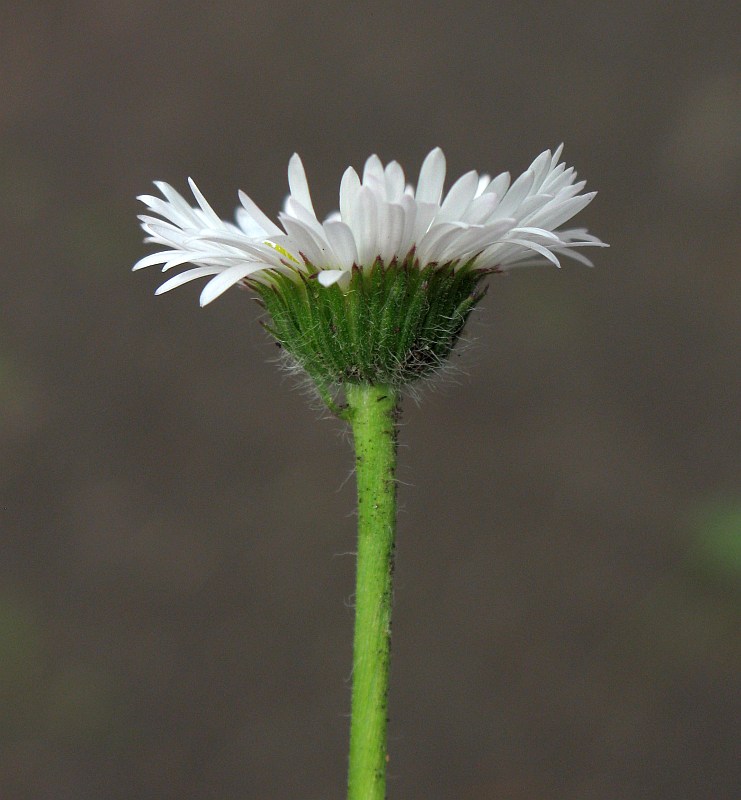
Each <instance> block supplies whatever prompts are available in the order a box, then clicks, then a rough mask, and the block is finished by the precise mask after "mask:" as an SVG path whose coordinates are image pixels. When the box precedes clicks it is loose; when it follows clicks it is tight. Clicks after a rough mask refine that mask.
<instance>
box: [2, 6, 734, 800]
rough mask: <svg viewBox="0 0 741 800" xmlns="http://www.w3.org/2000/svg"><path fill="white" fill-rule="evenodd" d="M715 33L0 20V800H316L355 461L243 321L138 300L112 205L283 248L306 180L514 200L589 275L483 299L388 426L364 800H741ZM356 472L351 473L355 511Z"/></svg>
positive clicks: (537, 17) (623, 25) (575, 271)
mask: <svg viewBox="0 0 741 800" xmlns="http://www.w3.org/2000/svg"><path fill="white" fill-rule="evenodd" d="M737 22H738V20H737V19H736V17H735V15H734V14H733V4H732V3H730V2H713V0H711V1H710V2H706V3H702V4H700V3H696V2H692V3H690V2H682V1H681V0H680V2H674V3H663V2H658V0H650V1H649V2H637V0H628V2H621V3H616V2H615V3H608V2H599V1H597V2H589V3H586V2H581V1H579V0H574V1H573V2H561V3H535V2H523V1H522V0H521V1H520V2H517V3H513V2H498V3H488V4H484V3H473V2H461V3H457V4H451V5H443V4H423V3H416V2H406V3H401V2H382V3H374V4H367V5H362V4H361V5H355V4H349V3H347V2H344V3H339V2H326V3H323V4H318V5H314V4H300V3H296V2H277V3H276V2H272V3H238V2H225V1H224V0H216V2H211V3H209V4H199V3H194V2H190V0H180V2H169V1H168V2H160V3H152V2H141V0H133V1H132V2H126V3H123V2H121V3H115V2H93V1H92V0H72V1H71V2H66V3H59V2H33V1H32V0H31V1H29V2H23V3H21V4H15V3H5V4H3V6H2V8H1V9H0V31H1V32H2V33H1V34H0V36H2V47H1V48H0V97H2V102H1V103H0V143H1V147H0V215H1V220H0V242H1V243H2V256H1V257H2V260H3V264H4V266H3V273H4V276H5V277H4V280H3V288H2V293H1V295H0V303H1V304H2V316H0V523H1V525H2V532H1V539H0V545H1V547H2V557H1V559H0V715H1V717H2V724H1V725H0V796H1V797H2V798H3V800H67V799H69V800H109V799H110V800H118V799H119V798H121V799H122V800H123V798H126V800H131V799H132V798H135V799H136V800H150V799H151V800H175V799H176V798H177V800H190V798H198V800H217V799H218V800H237V799H239V800H244V798H281V799H282V798H300V800H324V798H330V799H331V798H340V797H342V795H343V784H344V770H345V748H346V734H347V719H346V713H347V711H348V708H349V684H348V678H349V673H350V642H351V625H352V610H351V608H350V607H349V606H350V603H351V594H352V584H353V569H354V563H353V558H352V556H350V555H346V554H347V553H349V552H351V551H352V550H353V549H354V542H353V538H354V520H353V517H352V508H353V498H354V493H353V486H352V480H350V479H348V478H349V469H350V466H351V452H350V448H349V444H348V442H347V436H346V434H345V433H344V432H343V430H342V425H341V424H340V423H339V422H337V421H333V420H328V419H321V415H320V413H319V412H318V411H317V410H315V409H314V410H312V409H311V407H310V406H309V405H308V404H307V402H306V398H305V397H304V396H302V394H301V392H300V391H298V390H296V389H295V385H294V383H293V381H292V380H291V379H290V378H287V377H285V376H282V375H281V374H280V373H279V372H278V371H277V370H276V369H275V366H274V364H272V363H271V359H273V358H274V355H275V352H274V351H275V348H274V346H272V345H271V344H270V343H269V342H268V341H267V339H266V337H265V336H264V334H263V332H262V330H261V329H260V327H259V325H258V324H257V319H258V317H259V309H258V308H257V306H256V305H254V304H253V303H252V302H250V301H249V296H248V294H247V293H244V292H239V291H236V290H235V291H231V292H229V293H228V294H227V295H226V296H224V297H223V298H222V299H220V300H219V301H217V302H215V303H214V304H213V305H211V306H209V307H208V308H207V309H205V310H199V308H198V306H197V290H196V288H195V287H194V286H190V287H188V288H185V289H181V290H179V291H177V292H175V293H173V294H171V295H167V296H166V297H163V298H158V299H155V298H154V297H153V295H152V293H153V291H154V289H155V287H156V286H157V285H158V282H159V276H158V274H156V272H155V271H154V270H150V271H146V272H144V273H138V274H136V275H132V274H130V272H129V267H130V265H131V264H132V263H133V262H134V261H135V260H136V259H137V258H139V257H141V256H142V255H143V254H144V253H145V252H147V249H146V248H145V247H144V246H143V245H142V244H141V232H140V231H139V229H138V227H137V223H136V220H135V214H136V213H137V212H138V210H139V209H138V207H137V203H136V202H135V200H134V197H135V195H137V194H140V193H143V192H148V191H150V187H151V183H150V182H151V180H153V179H158V178H159V179H164V180H168V181H170V182H172V183H173V184H175V185H176V186H177V187H179V188H180V189H183V190H184V188H185V186H186V184H185V179H186V177H187V176H188V175H192V176H193V177H194V178H196V179H197V181H198V182H199V184H200V186H201V188H202V190H203V191H204V192H205V194H206V196H207V197H209V199H210V200H212V202H213V203H214V205H215V207H216V208H217V209H218V211H219V212H220V213H221V214H222V215H224V216H231V214H232V212H233V208H234V206H235V203H236V192H237V189H238V188H240V187H241V188H244V189H246V190H247V191H248V192H249V193H250V194H251V195H252V196H253V197H254V198H255V199H256V200H257V201H258V202H259V203H260V205H261V206H262V207H263V208H264V209H265V210H266V211H267V212H268V213H270V214H271V215H272V214H274V213H275V212H276V211H277V209H278V208H279V206H280V204H281V202H282V199H283V196H284V194H285V192H286V188H287V182H286V175H285V169H286V165H287V161H288V158H289V156H290V155H291V153H292V152H293V151H294V150H297V151H299V152H300V153H301V155H302V156H303V158H304V162H305V164H306V166H307V170H308V173H309V178H310V181H311V185H312V188H313V191H314V198H315V205H316V207H317V209H318V210H320V212H321V213H326V212H329V211H330V210H332V209H333V208H334V207H335V206H336V204H337V187H338V184H339V179H340V176H341V174H342V171H343V170H344V168H345V166H346V165H347V164H350V163H351V164H354V165H355V166H356V167H359V166H362V162H363V160H364V159H365V157H366V156H367V155H368V154H370V153H371V152H377V153H378V154H379V155H380V156H381V157H382V158H383V159H384V160H389V159H392V158H396V159H398V160H399V161H400V162H401V163H402V164H403V165H404V166H405V168H406V169H407V171H408V173H409V174H411V175H412V176H414V175H416V171H417V169H418V167H419V164H420V163H421V160H422V158H423V156H424V155H425V154H426V153H427V151H428V150H429V149H430V148H432V147H433V146H435V145H441V146H442V147H443V148H444V150H445V152H446V154H447V157H448V164H449V175H450V176H452V177H457V176H458V175H459V174H461V173H462V172H463V171H466V170H468V169H472V168H473V169H478V170H488V171H500V170H503V169H511V170H513V171H517V172H519V171H521V170H522V169H524V168H525V167H526V166H527V165H528V164H529V163H530V161H531V160H532V158H533V157H534V156H535V155H537V154H538V153H539V152H540V151H541V150H543V149H544V148H546V147H549V146H550V147H552V146H555V145H557V144H558V143H559V142H560V141H562V140H563V141H565V142H566V151H565V157H566V159H567V161H568V162H569V163H573V164H575V165H576V166H577V169H578V170H579V172H580V174H582V175H584V176H586V177H587V178H588V179H589V188H596V189H598V190H599V192H600V194H599V196H598V197H597V199H596V200H595V202H594V203H593V204H592V205H591V206H590V207H589V208H588V209H587V210H586V211H585V212H584V213H583V214H582V215H581V216H580V218H579V219H580V222H582V223H583V224H586V225H588V226H589V227H590V229H592V230H593V231H594V232H595V233H597V234H598V235H600V236H601V237H602V238H603V239H604V240H606V241H608V242H610V243H611V245H612V248H611V249H610V250H607V251H600V252H598V253H596V260H597V265H598V266H597V268H596V269H594V270H588V269H585V268H582V267H580V266H578V265H573V266H568V267H566V268H564V269H563V270H561V271H557V270H555V269H549V268H543V269H541V270H532V271H527V272H520V273H516V274H512V275H509V276H494V277H493V278H492V279H491V280H490V283H491V286H490V292H489V295H488V297H487V298H486V300H485V302H484V303H483V306H482V308H481V310H480V312H479V313H478V314H477V315H476V319H475V320H474V322H473V324H472V325H471V326H470V331H469V333H470V336H469V341H470V342H472V346H471V347H469V348H467V349H466V350H465V351H464V352H463V354H462V355H461V357H460V358H459V359H457V360H456V365H457V366H458V367H459V368H460V369H459V370H457V374H456V375H455V376H453V378H452V379H450V380H448V381H447V382H444V383H443V384H442V385H440V386H437V387H434V389H431V390H426V391H425V392H424V393H423V401H422V403H421V405H420V406H417V405H416V404H415V403H414V402H412V401H408V402H407V403H406V404H405V416H404V428H403V431H402V441H403V444H404V447H403V449H402V451H401V471H400V477H401V479H402V480H403V481H404V482H405V483H404V485H403V486H402V487H401V493H400V500H401V504H402V507H403V512H402V515H401V517H400V524H399V537H398V551H397V552H398V562H397V573H396V574H397V584H396V603H395V622H394V643H393V675H392V683H393V686H392V693H391V725H390V753H391V760H390V767H389V769H390V776H391V777H390V784H389V785H390V792H389V795H390V797H391V798H404V800H418V799H419V800H422V799H423V798H424V799H427V798H440V800H448V799H449V800H469V799H470V800H479V799H482V798H483V799H484V800H486V799H487V798H496V800H546V799H547V800H559V799H560V798H564V800H565V799H566V798H568V800H628V799H630V800H633V799H634V798H657V799H658V798H661V799H662V800H663V799H664V798H666V799H667V800H669V799H672V800H673V799H674V798H686V799H687V800H700V799H701V798H702V799H703V800H705V799H707V800H722V799H723V798H731V797H732V796H735V792H734V789H737V788H738V783H737V780H736V778H737V776H736V775H734V769H735V764H734V755H735V752H734V751H735V744H736V741H735V740H736V738H737V737H736V736H734V733H737V732H738V731H737V729H736V730H734V728H735V727H736V722H737V719H738V713H739V710H740V704H739V694H738V683H737V678H738V669H739V665H740V664H741V659H740V656H741V643H740V642H739V638H738V635H737V630H738V629H737V619H738V610H739V601H740V598H741V593H739V589H738V585H739V584H738V577H739V572H741V554H740V552H739V551H740V550H741V546H740V544H739V537H740V536H741V533H740V532H741V455H740V454H741V429H740V426H739V424H738V418H737V416H738V408H739V404H740V401H741V366H740V365H739V349H738V339H739V323H740V322H741V311H740V310H739V290H740V289H741V272H740V271H739V264H738V257H737V256H738V244H739V242H738V230H737V228H735V227H734V225H735V223H736V222H737V218H736V215H735V212H736V208H737V200H738V194H737V188H738V177H739V139H738V127H739V126H738V122H739V118H738V114H739V100H740V99H741V97H740V96H741V82H740V81H739V76H740V72H739V65H738V61H737V58H736V56H737V51H736V50H735V49H734V48H735V46H736V33H737ZM346 479H348V480H346Z"/></svg>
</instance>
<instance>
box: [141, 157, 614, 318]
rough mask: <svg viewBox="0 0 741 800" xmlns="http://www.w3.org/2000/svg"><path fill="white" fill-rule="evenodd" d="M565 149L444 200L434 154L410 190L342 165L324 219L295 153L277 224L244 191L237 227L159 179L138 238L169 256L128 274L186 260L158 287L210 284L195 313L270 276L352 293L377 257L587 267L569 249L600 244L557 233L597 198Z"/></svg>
mask: <svg viewBox="0 0 741 800" xmlns="http://www.w3.org/2000/svg"><path fill="white" fill-rule="evenodd" d="M562 149H563V145H561V147H559V148H558V149H557V150H556V151H555V152H554V153H551V151H550V150H546V151H545V152H544V153H541V154H540V155H539V156H538V157H537V158H536V159H535V161H533V163H532V164H531V165H530V167H529V168H528V169H527V170H526V171H525V172H523V173H522V175H520V177H519V178H517V180H515V181H514V183H512V182H511V179H510V175H509V173H508V172H504V173H502V174H501V175H498V176H497V177H496V178H494V179H493V180H491V179H490V178H489V176H488V175H481V176H480V175H479V174H478V173H476V172H473V171H472V172H467V173H466V174H465V175H463V176H461V177H460V178H459V179H458V180H457V181H456V182H455V183H454V184H453V186H452V187H451V188H450V189H449V191H448V193H447V194H446V195H445V197H444V198H443V184H444V182H445V156H444V155H443V152H442V150H441V149H440V148H439V147H438V148H435V149H434V150H432V151H431V152H430V153H429V155H428V156H427V157H426V158H425V160H424V163H423V164H422V169H421V170H420V174H419V180H418V182H417V188H416V191H415V189H414V188H413V187H412V186H411V185H409V184H407V183H406V180H405V177H404V172H403V170H402V168H401V167H400V166H399V164H398V163H397V162H396V161H392V162H390V163H389V164H387V165H386V166H385V167H384V165H383V164H382V162H381V160H380V159H379V158H378V156H376V155H373V156H371V157H370V158H369V159H368V160H367V161H366V162H365V168H364V169H363V176H362V180H361V178H360V176H359V175H358V174H357V172H356V171H355V170H354V169H353V168H352V167H348V169H347V170H346V171H345V174H344V175H343V176H342V181H341V184H340V208H339V211H336V212H334V213H332V214H330V215H329V216H328V217H327V218H326V219H325V220H324V222H319V220H318V218H317V216H316V213H315V211H314V206H313V203H312V201H311V194H310V192H309V184H308V181H307V180H306V173H305V172H304V167H303V164H302V163H301V159H300V158H299V156H298V155H293V156H292V157H291V160H290V161H289V163H288V184H289V187H290V194H289V196H288V197H287V198H286V201H285V206H284V209H283V211H282V212H281V213H280V214H279V215H278V219H279V221H280V223H281V225H282V229H281V228H280V227H279V226H278V225H276V224H275V223H273V222H272V221H271V220H270V219H269V218H268V217H267V216H266V215H265V214H264V213H263V212H262V211H261V210H260V209H259V208H258V206H257V205H256V204H255V203H254V202H253V200H252V199H250V198H249V197H248V196H247V195H246V194H245V193H244V192H240V193H239V198H240V201H241V207H239V208H238V209H237V213H236V224H234V223H230V222H224V221H223V220H221V219H220V218H219V217H218V215H217V214H216V213H215V212H214V210H213V209H212V208H211V206H210V205H209V204H208V202H207V201H206V199H205V198H204V197H203V195H202V194H201V193H200V191H199V190H198V187H197V186H196V185H195V183H194V182H193V181H192V180H190V181H189V182H190V188H191V190H192V192H193V195H194V197H195V198H196V201H197V202H198V206H196V207H191V206H190V204H189V203H188V202H187V201H186V200H185V199H184V198H183V197H182V196H181V195H180V194H179V193H178V192H177V191H175V189H173V188H172V187H171V186H170V185H169V184H167V183H162V182H156V183H155V185H156V186H157V188H158V189H159V190H160V192H161V193H162V195H163V197H164V200H163V199H160V198H158V197H152V196H149V195H144V196H142V197H140V198H139V199H140V200H141V201H142V202H143V203H145V205H147V207H148V208H149V210H150V211H151V212H153V213H154V214H157V215H159V217H155V216H149V215H142V216H141V217H140V219H141V222H142V228H143V229H144V231H145V233H146V234H147V238H146V239H145V241H147V242H152V243H154V244H157V245H163V246H164V247H165V248H166V249H164V250H162V251H160V252H157V253H152V254H151V255H148V256H145V257H144V258H142V259H141V260H140V261H139V262H137V264H136V265H135V266H134V269H141V268H143V267H148V266H151V265H153V264H162V265H163V266H162V270H163V272H164V271H166V270H169V269H171V268H173V267H176V266H180V265H181V264H185V263H191V264H193V265H194V268H193V269H188V270H186V271H185V272H181V273H180V274H178V275H176V276H175V277H173V278H170V279H169V280H168V281H166V282H165V283H163V284H162V286H160V287H159V289H158V290H157V294H161V293H163V292H167V291H169V290H170V289H174V288H175V287H176V286H180V285H182V284H184V283H187V282H188V281H191V280H194V279H195V278H201V277H207V276H210V277H211V280H210V281H209V282H208V283H207V284H206V286H205V288H204V289H203V292H202V293H201V305H206V303H210V302H211V301H212V300H213V299H215V298H216V297H218V296H219V295H220V294H222V293H223V292H225V291H226V290H227V289H228V288H229V287H230V286H233V285H235V284H237V283H240V282H242V281H244V279H245V278H248V277H249V278H250V279H252V280H258V281H264V280H269V274H270V271H272V270H277V271H279V272H282V273H284V274H289V275H291V274H292V275H294V276H296V275H298V273H301V272H303V273H305V274H313V273H315V272H316V270H319V272H318V273H317V276H316V277H317V279H318V280H319V282H320V283H321V284H322V285H324V286H330V285H331V284H333V283H339V284H340V286H341V287H343V288H344V286H346V285H347V282H348V281H349V278H350V275H351V271H352V268H353V266H356V267H359V268H361V269H362V268H369V267H370V266H372V264H373V263H374V262H375V261H376V259H381V260H382V261H383V262H384V263H385V264H388V263H390V262H391V261H393V260H394V259H397V260H398V261H403V260H404V259H406V258H412V259H413V263H414V264H415V265H418V266H419V267H424V266H426V265H428V264H431V263H435V264H440V265H442V264H446V263H450V262H453V263H454V264H456V265H462V264H464V263H466V262H470V261H471V260H472V259H475V260H474V267H475V268H476V269H481V270H488V271H504V270H508V269H511V268H512V267H519V266H524V265H530V264H539V263H546V262H551V263H553V264H555V265H556V266H560V263H559V256H561V255H567V256H569V257H571V258H574V259H576V260H577V261H580V262H582V263H584V264H587V265H590V266H591V262H590V261H589V260H588V259H587V258H585V257H584V256H583V255H581V254H580V253H578V252H576V250H575V249H574V248H577V247H590V246H591V247H595V246H596V247H606V246H607V245H605V244H604V243H603V242H601V241H600V240H599V239H597V238H596V237H595V236H592V235H590V234H589V233H587V231H586V230H585V229H583V228H576V229H571V230H557V228H558V227H559V226H560V225H563V224H564V223H565V222H566V221H567V220H569V219H571V217H573V216H574V215H575V214H577V213H578V212H579V211H581V210H582V209H583V208H584V207H585V206H586V205H587V204H588V203H590V202H591V200H592V198H593V197H594V196H595V194H596V192H589V193H587V194H580V192H581V191H582V189H583V188H584V186H585V182H584V181H578V182H577V181H576V173H575V172H574V169H573V167H569V168H566V165H565V164H563V163H559V158H560V156H561V151H562Z"/></svg>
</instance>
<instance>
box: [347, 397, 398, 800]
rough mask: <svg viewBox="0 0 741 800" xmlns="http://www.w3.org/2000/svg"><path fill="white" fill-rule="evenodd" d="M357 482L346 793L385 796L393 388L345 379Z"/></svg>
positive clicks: (372, 798)
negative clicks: (351, 680) (351, 678)
mask: <svg viewBox="0 0 741 800" xmlns="http://www.w3.org/2000/svg"><path fill="white" fill-rule="evenodd" d="M345 394H346V397H347V402H348V406H349V415H348V416H349V418H350V422H351V424H352V430H353V438H354V441H355V465H356V472H357V482H358V557H357V580H356V590H355V637H354V642H353V684H352V710H351V721H350V764H349V772H348V792H347V797H348V800H384V798H385V796H386V760H387V756H386V720H387V715H386V702H387V695H388V682H389V640H390V637H391V579H392V574H393V568H394V534H395V530H396V481H395V477H394V473H395V469H396V402H397V396H396V391H395V390H394V389H392V388H391V387H389V386H374V385H370V384H359V385H347V386H346V391H345Z"/></svg>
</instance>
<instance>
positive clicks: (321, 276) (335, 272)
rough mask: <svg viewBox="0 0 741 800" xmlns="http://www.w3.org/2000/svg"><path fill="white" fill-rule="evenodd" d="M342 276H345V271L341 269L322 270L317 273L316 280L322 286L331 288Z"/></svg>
mask: <svg viewBox="0 0 741 800" xmlns="http://www.w3.org/2000/svg"><path fill="white" fill-rule="evenodd" d="M343 275H345V270H342V269H323V270H321V271H320V272H319V273H317V276H316V279H317V280H318V281H319V283H321V284H322V286H332V284H333V283H337V281H338V280H340V278H342V276H343Z"/></svg>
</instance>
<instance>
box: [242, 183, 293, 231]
mask: <svg viewBox="0 0 741 800" xmlns="http://www.w3.org/2000/svg"><path fill="white" fill-rule="evenodd" d="M239 202H240V203H241V204H242V206H243V207H244V210H245V211H246V212H247V213H248V214H249V215H250V217H252V219H253V220H255V222H256V223H257V224H258V225H259V226H260V227H261V228H262V229H263V230H264V231H265V233H267V234H270V235H273V234H277V235H280V234H282V233H283V231H282V230H281V229H280V228H279V227H278V226H277V225H276V224H275V223H274V222H273V221H272V220H271V219H270V218H269V217H268V216H267V214H265V213H264V212H263V211H262V210H261V209H260V208H259V207H258V205H257V203H255V201H254V200H253V199H252V198H251V197H250V196H249V195H247V194H245V193H244V192H243V191H242V190H241V189H240V190H239Z"/></svg>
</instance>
